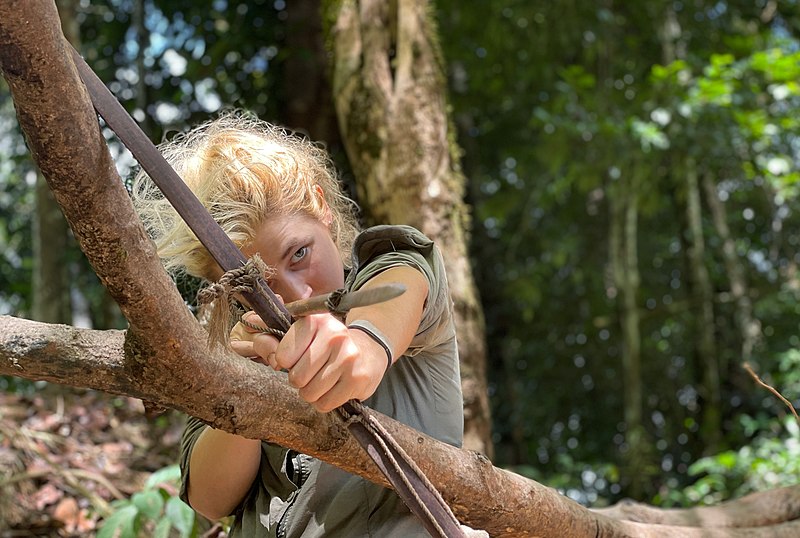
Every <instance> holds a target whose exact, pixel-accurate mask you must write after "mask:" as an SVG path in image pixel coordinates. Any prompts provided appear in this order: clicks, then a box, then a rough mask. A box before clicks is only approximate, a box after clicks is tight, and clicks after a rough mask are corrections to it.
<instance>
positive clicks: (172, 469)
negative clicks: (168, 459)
mask: <svg viewBox="0 0 800 538" xmlns="http://www.w3.org/2000/svg"><path fill="white" fill-rule="evenodd" d="M180 479H181V468H180V467H179V466H178V465H177V464H176V465H170V466H169V467H164V468H163V469H159V470H158V471H156V472H154V473H153V474H151V475H150V477H149V478H148V479H147V482H145V484H144V488H145V489H153V488H155V487H156V486H158V485H159V484H163V483H164V482H168V483H175V482H178V481H179V480H180Z"/></svg>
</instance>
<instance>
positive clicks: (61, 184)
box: [0, 0, 797, 538]
mask: <svg viewBox="0 0 800 538" xmlns="http://www.w3.org/2000/svg"><path fill="white" fill-rule="evenodd" d="M0 70H2V73H3V76H4V77H5V78H6V80H7V82H8V84H9V87H10V89H11V92H12V97H13V99H14V103H15V106H16V109H17V116H18V118H19V120H20V124H21V126H22V128H23V130H24V132H25V135H26V138H27V140H28V143H29V146H30V148H31V151H32V153H33V155H34V158H35V159H36V161H37V163H38V164H39V166H40V168H41V170H42V172H43V174H44V176H45V178H46V179H47V181H48V184H49V185H50V188H51V189H52V190H53V192H54V194H55V196H56V200H57V201H58V203H59V205H60V206H61V207H62V209H63V211H64V213H65V215H66V217H67V220H68V222H69V223H70V226H71V227H72V230H73V232H74V234H75V236H76V238H77V239H78V241H79V244H80V245H81V248H82V249H83V251H84V252H85V253H86V255H87V257H88V258H89V260H90V262H91V263H92V265H93V267H94V268H95V271H96V272H97V274H98V276H99V277H100V279H101V281H102V282H103V284H104V285H105V286H106V287H107V288H108V289H109V291H110V293H111V294H112V296H113V297H114V299H115V300H116V301H117V302H118V303H119V304H120V307H121V309H122V311H123V313H124V314H125V316H126V318H127V319H128V321H129V322H130V330H128V331H125V332H123V331H90V330H85V329H77V328H74V327H69V326H63V325H45V324H41V323H36V322H31V321H26V320H21V319H17V318H13V317H8V316H3V317H0V374H10V375H16V376H19V377H24V378H27V379H46V380H49V381H53V382H57V383H63V384H68V385H74V386H80V387H88V388H95V389H99V390H104V391H108V392H112V393H118V394H126V395H131V396H136V397H139V398H142V399H145V400H148V401H151V402H153V403H156V404H160V405H164V406H169V407H173V408H175V409H179V410H181V411H184V412H187V413H191V414H192V415H194V416H196V417H198V418H200V419H202V420H204V421H206V422H208V423H209V424H212V425H213V426H214V427H216V428H219V429H223V430H226V431H229V432H232V433H237V434H239V435H242V436H245V437H249V438H253V439H264V440H267V441H271V442H275V443H279V444H281V445H284V446H288V447H291V448H293V449H295V450H299V451H302V452H305V453H307V454H310V455H312V456H315V457H317V458H319V459H321V460H323V461H326V462H328V463H331V464H332V465H336V466H337V467H340V468H342V469H344V470H346V471H349V472H351V473H355V474H357V475H359V476H362V477H365V478H367V479H369V480H372V481H375V482H377V483H381V484H384V485H385V484H386V483H385V481H384V479H383V478H382V476H381V475H380V473H379V472H378V470H377V469H376V468H375V466H374V464H373V463H372V462H371V460H369V459H368V458H367V457H366V455H365V454H364V453H363V452H362V451H361V449H360V447H359V446H358V444H357V443H356V442H355V441H354V440H353V439H352V438H350V437H349V434H348V432H347V430H346V428H345V427H344V425H343V424H342V423H341V422H340V421H339V420H338V419H337V418H336V417H335V416H334V415H321V414H319V413H316V412H315V411H314V410H313V408H312V407H311V406H309V405H307V404H305V403H304V402H302V401H301V400H300V399H299V398H298V396H297V392H296V391H295V390H294V389H292V388H291V387H289V385H288V384H287V383H285V380H284V376H282V375H280V374H276V373H274V372H272V371H271V370H270V369H268V368H266V367H264V366H262V365H260V364H257V363H254V362H251V361H247V360H243V359H242V358H241V357H238V356H236V355H234V354H233V353H232V352H229V351H216V352H212V351H211V350H209V349H208V348H207V346H206V344H205V333H204V331H203V330H202V328H201V327H200V326H199V324H198V323H197V322H196V320H194V318H193V317H192V316H191V314H190V313H189V311H188V309H187V308H186V307H185V305H184V304H183V301H182V300H181V298H180V296H179V294H178V293H177V290H176V288H175V286H174V284H173V283H172V281H171V280H170V279H169V277H168V276H167V275H166V273H165V272H164V271H163V269H162V268H161V266H160V264H159V262H158V258H157V256H156V254H155V251H154V247H153V245H152V243H151V242H150V241H149V239H148V238H147V236H146V235H145V233H144V230H143V228H142V226H141V224H140V222H139V219H138V218H137V216H136V215H135V213H134V211H133V208H132V206H131V204H130V201H129V199H128V197H127V193H126V192H125V189H124V188H123V187H122V183H121V181H120V179H119V177H118V176H117V173H116V170H115V168H114V164H113V162H112V160H111V157H110V155H109V153H108V150H107V148H106V145H105V141H104V139H103V137H102V135H101V133H100V130H99V128H98V123H97V118H96V115H95V114H94V112H93V110H92V107H91V105H90V103H89V99H88V96H87V94H86V92H85V90H84V88H83V86H82V84H81V83H80V82H79V79H78V76H77V73H76V71H75V67H74V65H73V63H72V60H71V57H70V55H69V54H68V50H67V48H66V46H65V42H64V38H63V36H62V35H61V31H60V28H59V27H58V15H57V12H56V8H55V5H54V3H53V2H52V1H48V0H27V1H26V2H12V1H10V0H3V1H0ZM65 103H66V104H68V106H65ZM376 415H378V416H379V419H380V420H381V422H383V423H384V424H385V426H386V428H387V430H389V432H390V433H391V434H392V435H393V436H394V437H395V438H396V439H397V441H398V442H399V443H400V445H402V446H403V447H405V449H406V450H407V452H408V453H409V455H410V456H411V457H412V458H414V459H415V460H416V461H417V462H418V464H419V465H420V467H421V468H422V469H423V471H424V472H425V473H426V474H427V475H428V477H429V478H430V479H431V481H432V482H433V484H434V485H435V486H436V487H437V488H439V489H440V491H441V492H442V495H443V496H444V498H445V500H446V501H447V502H448V503H449V504H450V505H451V506H452V507H453V510H454V512H455V514H456V516H458V517H459V519H461V520H462V521H464V522H466V523H468V524H470V525H472V526H473V527H479V528H483V529H486V530H487V531H488V532H489V533H490V534H491V535H492V536H517V537H524V536H552V537H560V536H574V537H578V538H580V537H595V536H625V535H636V536H675V534H673V533H670V532H669V528H668V527H658V528H654V527H647V532H646V533H643V532H641V531H642V530H643V529H645V527H643V526H642V525H641V524H637V523H631V522H624V521H614V520H612V519H609V518H607V517H604V516H597V515H593V514H591V513H589V512H588V511H587V510H586V509H584V508H582V507H580V506H579V505H578V504H577V503H574V502H572V501H570V500H569V499H566V498H565V497H562V496H560V495H558V494H557V493H556V492H555V491H554V490H552V489H549V488H546V487H544V486H542V485H540V484H537V483H536V482H533V481H530V480H527V479H525V478H523V477H520V476H518V475H514V474H512V473H509V472H507V471H504V470H502V469H497V468H495V467H493V466H492V465H491V463H490V462H489V461H488V460H487V459H485V458H482V457H480V456H478V455H476V454H474V453H471V452H468V451H464V450H459V449H457V448H454V447H452V446H450V445H447V444H444V443H441V442H439V441H436V440H433V439H431V438H429V437H427V436H425V435H423V434H421V433H419V432H416V431H414V430H412V429H410V428H408V427H406V426H404V425H402V424H400V423H398V422H396V421H394V420H391V419H389V418H388V417H384V416H381V415H379V414H377V413H376ZM456 469H457V470H458V472H457V473H456V472H454V470H456ZM783 529H790V531H793V532H794V533H795V534H791V535H796V533H797V526H796V525H794V526H791V525H790V526H785V525H784V526H780V528H778V527H775V528H773V529H772V530H776V531H777V532H778V534H773V535H774V536H790V534H780V533H782V532H784V530H783ZM650 531H652V533H651V532H650ZM703 532H704V534H703V536H744V535H745V534H735V533H734V534H720V533H718V532H717V531H703ZM748 532H749V531H748ZM787 532H788V531H787ZM691 535H692V536H695V535H696V536H699V535H700V534H691ZM755 535H756V534H752V533H750V534H747V536H755Z"/></svg>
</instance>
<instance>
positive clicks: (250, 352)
mask: <svg viewBox="0 0 800 538" xmlns="http://www.w3.org/2000/svg"><path fill="white" fill-rule="evenodd" d="M231 349H233V350H234V351H235V352H236V353H237V354H239V355H241V356H242V357H254V356H256V355H258V353H256V352H255V350H254V349H253V342H250V341H247V340H231Z"/></svg>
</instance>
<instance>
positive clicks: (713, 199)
mask: <svg viewBox="0 0 800 538" xmlns="http://www.w3.org/2000/svg"><path fill="white" fill-rule="evenodd" d="M701 182H702V184H703V190H705V193H706V203H708V207H709V209H710V211H711V218H712V220H713V222H714V228H715V229H716V230H717V235H719V237H720V239H721V240H722V259H723V260H724V262H725V272H726V273H727V274H728V281H729V282H730V284H731V296H732V297H733V300H734V301H735V303H736V323H737V325H738V326H739V332H740V334H741V339H742V348H741V349H742V351H741V361H742V363H745V362H748V361H749V360H750V358H751V357H752V355H753V348H754V347H755V345H756V343H757V342H758V338H759V336H760V335H761V324H760V323H759V321H758V320H757V319H755V318H754V317H753V303H752V301H751V300H750V295H749V293H748V286H747V279H746V278H745V269H744V265H743V264H742V262H741V260H740V259H739V255H738V254H736V242H735V241H734V240H733V238H732V237H731V231H730V228H729V227H728V219H727V217H726V215H725V206H724V205H723V204H722V202H721V201H720V199H719V193H717V185H716V183H714V179H713V178H712V177H711V175H710V174H709V173H704V174H703V176H702V179H701Z"/></svg>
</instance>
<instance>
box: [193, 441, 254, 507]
mask: <svg viewBox="0 0 800 538" xmlns="http://www.w3.org/2000/svg"><path fill="white" fill-rule="evenodd" d="M260 462H261V441H256V440H253V439H245V438H244V437H240V436H238V435H234V434H232V433H228V432H224V431H222V430H215V429H214V428H210V427H209V428H206V429H205V430H203V433H201V434H200V437H199V438H198V439H197V442H196V443H195V445H194V448H193V450H192V455H191V459H190V460H189V484H188V486H189V487H188V496H189V504H190V505H191V506H192V508H194V509H195V510H196V511H197V512H199V513H201V514H202V515H204V516H205V517H207V518H209V519H212V520H213V519H219V518H221V517H225V516H227V515H229V514H230V513H231V512H233V510H234V508H236V506H237V505H238V504H239V503H240V502H241V501H242V499H244V496H245V495H246V494H247V492H248V491H249V489H250V487H251V486H252V484H253V481H254V480H255V479H256V475H257V474H258V467H259V464H260Z"/></svg>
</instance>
